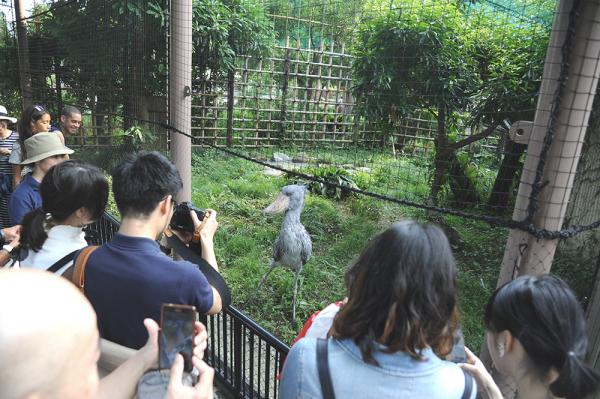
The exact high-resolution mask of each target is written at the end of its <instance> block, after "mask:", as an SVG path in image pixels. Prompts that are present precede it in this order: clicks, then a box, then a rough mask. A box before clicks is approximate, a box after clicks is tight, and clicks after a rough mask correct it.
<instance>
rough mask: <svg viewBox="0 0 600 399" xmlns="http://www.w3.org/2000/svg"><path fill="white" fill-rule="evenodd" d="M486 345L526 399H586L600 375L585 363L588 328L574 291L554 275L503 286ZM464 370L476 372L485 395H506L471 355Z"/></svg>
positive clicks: (489, 309)
mask: <svg viewBox="0 0 600 399" xmlns="http://www.w3.org/2000/svg"><path fill="white" fill-rule="evenodd" d="M485 325H486V329H487V347H488V350H489V352H490V355H491V358H492V361H493V362H494V366H495V367H496V369H497V370H498V372H500V373H501V374H504V375H506V376H509V377H510V378H511V379H513V380H514V381H516V383H517V391H518V394H519V397H521V398H527V399H537V398H540V399H546V398H568V399H575V398H583V397H587V396H588V395H589V394H591V393H592V392H594V391H595V390H596V388H597V386H598V382H599V376H598V374H597V373H596V372H595V371H594V370H593V369H592V368H591V367H589V366H588V365H586V364H585V363H584V359H585V356H586V352H587V344H588V340H587V328H586V325H585V317H584V315H583V310H582V309H581V306H580V305H579V303H578V302H577V299H576V298H575V295H574V294H573V292H572V291H571V289H570V288H569V287H568V286H567V284H565V282H564V281H562V280H561V279H560V278H558V277H556V276H552V275H545V276H523V277H519V278H517V279H516V280H514V281H511V282H509V283H507V284H505V285H503V286H502V287H500V288H498V289H497V290H496V291H495V292H494V294H493V295H492V297H491V299H490V300H489V302H488V304H487V306H486V309H485ZM468 353H469V359H468V363H465V364H461V367H463V368H464V369H466V370H468V371H470V372H471V373H473V376H474V377H475V379H476V380H477V383H478V386H479V389H480V391H481V392H482V394H483V395H484V397H487V398H493V399H501V398H502V394H501V392H500V390H499V389H498V387H497V386H496V385H495V383H494V380H493V379H492V377H491V376H490V374H489V373H488V372H487V371H486V369H485V367H484V365H483V364H482V363H481V361H479V359H477V358H476V357H475V356H474V355H473V354H472V353H471V352H468Z"/></svg>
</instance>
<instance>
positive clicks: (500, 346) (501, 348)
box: [497, 344, 504, 357]
mask: <svg viewBox="0 0 600 399" xmlns="http://www.w3.org/2000/svg"><path fill="white" fill-rule="evenodd" d="M497 349H498V356H500V357H504V344H498V348H497Z"/></svg>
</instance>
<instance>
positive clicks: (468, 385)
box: [461, 369, 473, 399]
mask: <svg viewBox="0 0 600 399" xmlns="http://www.w3.org/2000/svg"><path fill="white" fill-rule="evenodd" d="M461 370H462V372H463V374H464V375H465V390H464V392H463V395H462V399H470V398H471V392H472V391H473V376H471V374H469V372H468V371H465V370H464V369H461Z"/></svg>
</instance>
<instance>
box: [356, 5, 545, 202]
mask: <svg viewBox="0 0 600 399" xmlns="http://www.w3.org/2000/svg"><path fill="white" fill-rule="evenodd" d="M387 5H388V7H387V11H386V12H383V13H380V15H377V16H375V17H373V18H369V19H366V20H365V21H364V22H363V23H362V24H361V26H360V28H359V31H358V35H357V43H356V48H355V52H356V55H357V58H356V62H355V63H354V78H355V80H354V82H355V86H354V92H355V95H356V98H357V105H358V109H359V112H360V113H361V114H362V115H364V116H365V117H367V118H368V119H369V120H372V121H377V122H379V123H380V124H381V125H383V126H384V127H386V128H384V132H389V131H390V130H391V129H392V128H393V125H394V123H395V122H396V121H397V120H399V119H401V118H403V117H406V116H408V115H411V114H413V113H415V112H419V111H423V110H424V111H426V112H429V113H430V114H431V115H432V116H433V117H434V118H435V119H436V120H437V134H436V139H435V158H434V161H433V169H434V171H433V181H432V185H431V192H430V196H429V202H430V203H432V204H437V202H438V194H439V191H440V189H441V187H442V184H443V183H444V181H445V179H446V175H447V172H448V169H449V168H450V167H451V166H452V170H453V174H456V173H459V174H463V175H464V173H463V172H461V168H460V164H459V162H458V159H457V157H456V153H457V151H458V150H460V149H461V148H464V147H466V146H468V145H469V144H472V143H474V142H476V141H478V140H481V139H483V138H486V137H488V136H490V135H492V134H495V132H496V128H497V126H498V125H499V124H500V123H501V122H502V121H503V120H505V119H510V120H516V119H520V118H522V117H524V116H525V115H526V116H527V117H529V116H530V115H531V112H532V110H533V109H534V106H533V104H534V98H535V96H536V94H537V90H538V87H539V81H540V77H541V71H542V67H543V54H544V52H545V48H546V46H545V44H546V43H547V38H548V34H549V32H548V28H547V27H546V26H545V25H540V24H536V23H531V22H530V21H529V20H525V21H523V20H520V21H518V22H515V16H514V15H511V14H506V13H504V14H499V13H498V12H494V11H493V10H491V9H489V8H486V7H485V4H483V5H481V6H479V5H477V6H476V5H469V4H465V3H463V2H453V1H432V0H419V1H403V2H401V3H400V2H392V3H391V4H390V3H387ZM368 7H371V8H376V7H379V9H382V7H383V6H382V4H380V2H379V1H378V0H374V1H373V2H371V3H369V4H368ZM540 49H541V50H540ZM524 110H525V112H524ZM466 127H470V128H471V130H472V131H474V132H475V133H474V134H472V135H470V136H469V137H466V138H462V139H459V138H458V137H459V135H458V134H459V132H460V131H461V130H463V129H465V128H466ZM459 177H460V178H463V177H466V176H462V175H461V176H459ZM463 180H464V179H463ZM467 182H468V179H467Z"/></svg>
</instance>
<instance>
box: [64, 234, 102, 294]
mask: <svg viewBox="0 0 600 399" xmlns="http://www.w3.org/2000/svg"><path fill="white" fill-rule="evenodd" d="M96 249H98V246H96V245H90V246H89V247H85V248H83V249H82V250H81V252H80V253H79V256H77V260H75V270H74V272H73V277H72V280H71V281H72V282H73V284H75V285H76V286H77V288H79V289H80V290H81V293H83V286H84V285H85V267H86V265H87V261H88V258H89V257H90V255H91V254H92V252H94V251H95V250H96Z"/></svg>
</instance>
